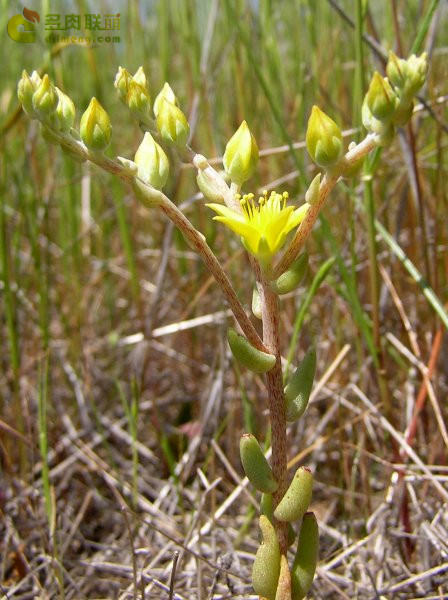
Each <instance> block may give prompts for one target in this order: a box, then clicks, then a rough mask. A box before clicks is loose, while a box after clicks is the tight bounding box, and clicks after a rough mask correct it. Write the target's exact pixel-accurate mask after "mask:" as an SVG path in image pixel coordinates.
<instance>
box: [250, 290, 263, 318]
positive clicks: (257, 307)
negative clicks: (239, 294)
mask: <svg viewBox="0 0 448 600" xmlns="http://www.w3.org/2000/svg"><path fill="white" fill-rule="evenodd" d="M252 313H253V315H254V317H257V319H262V318H263V314H262V310H261V298H260V294H259V292H258V290H257V287H256V286H255V287H254V289H253V292H252Z"/></svg>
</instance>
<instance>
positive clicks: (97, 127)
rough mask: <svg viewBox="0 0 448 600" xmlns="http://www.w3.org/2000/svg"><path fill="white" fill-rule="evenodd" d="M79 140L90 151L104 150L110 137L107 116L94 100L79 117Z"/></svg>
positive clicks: (93, 99) (110, 131) (110, 130)
mask: <svg viewBox="0 0 448 600" xmlns="http://www.w3.org/2000/svg"><path fill="white" fill-rule="evenodd" d="M79 132H80V134H81V139H82V141H83V142H84V144H85V145H86V146H87V148H89V149H90V150H100V151H102V150H105V149H106V148H107V147H108V145H109V144H110V139H111V137H112V125H111V122H110V118H109V115H108V114H107V112H106V111H105V110H104V108H103V107H102V106H101V104H100V103H99V102H98V100H97V99H96V98H92V100H91V101H90V104H89V106H88V107H87V110H86V111H85V113H84V114H83V115H82V117H81V125H80V128H79Z"/></svg>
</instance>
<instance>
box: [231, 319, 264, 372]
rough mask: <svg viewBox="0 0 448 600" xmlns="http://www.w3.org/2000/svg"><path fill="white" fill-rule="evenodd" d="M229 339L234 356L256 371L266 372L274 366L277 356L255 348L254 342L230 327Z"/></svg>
mask: <svg viewBox="0 0 448 600" xmlns="http://www.w3.org/2000/svg"><path fill="white" fill-rule="evenodd" d="M227 339H228V342H229V346H230V350H231V351H232V354H233V356H234V357H235V358H236V359H237V361H238V362H240V363H241V364H242V365H244V366H245V367H246V368H247V369H250V370H251V371H254V373H266V372H267V371H270V370H271V369H273V368H274V365H275V356H274V355H273V354H268V353H267V352H263V351H262V350H258V349H257V348H254V346H252V344H251V343H250V342H249V341H248V340H247V339H246V338H245V337H244V336H242V335H239V334H238V333H237V332H236V331H235V330H234V329H229V330H228V332H227Z"/></svg>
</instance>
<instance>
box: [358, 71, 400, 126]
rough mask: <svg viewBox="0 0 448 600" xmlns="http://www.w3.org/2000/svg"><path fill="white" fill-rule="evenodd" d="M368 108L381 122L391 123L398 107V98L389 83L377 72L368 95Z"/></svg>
mask: <svg viewBox="0 0 448 600" xmlns="http://www.w3.org/2000/svg"><path fill="white" fill-rule="evenodd" d="M366 101H367V106H368V107H369V109H370V112H371V113H372V115H373V116H374V117H375V119H378V120H379V121H389V120H390V119H391V118H392V116H393V114H394V112H395V108H396V105H397V97H396V95H395V93H394V91H393V89H392V87H391V85H390V83H389V81H388V80H387V79H386V78H384V77H381V75H380V74H379V73H378V71H375V73H374V74H373V77H372V81H371V82H370V86H369V89H368V90H367V94H366Z"/></svg>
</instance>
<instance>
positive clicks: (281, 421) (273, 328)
mask: <svg viewBox="0 0 448 600" xmlns="http://www.w3.org/2000/svg"><path fill="white" fill-rule="evenodd" d="M258 277H259V281H258V284H257V285H258V292H259V294H260V298H261V303H262V304H261V306H262V317H263V342H264V344H265V345H266V347H267V348H268V352H270V353H271V354H274V355H275V357H276V361H275V366H274V368H273V369H271V371H268V373H267V374H266V387H267V390H268V400H269V413H270V420H271V438H272V441H271V446H272V459H271V467H272V472H273V475H274V477H275V479H276V481H277V482H278V489H277V491H276V492H275V494H274V495H273V499H274V507H275V506H277V504H278V503H279V502H280V500H281V499H282V498H283V496H284V494H285V492H286V489H287V487H288V480H287V462H288V458H287V443H286V414H285V396H284V392H283V374H282V362H281V353H280V338H279V330H280V316H279V298H278V296H277V294H275V293H274V292H273V291H272V290H271V288H270V286H269V282H268V281H267V278H266V276H265V274H264V273H263V272H262V271H260V270H258ZM274 526H275V529H276V532H277V537H278V540H279V543H280V549H281V552H282V554H285V555H286V551H287V548H288V530H287V524H286V523H282V522H280V521H275V522H274Z"/></svg>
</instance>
